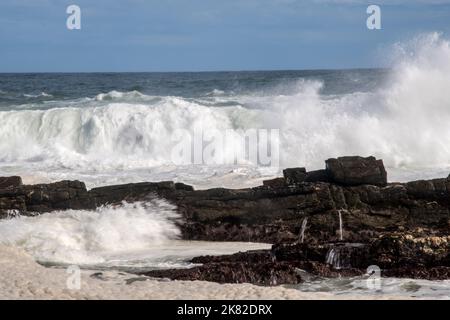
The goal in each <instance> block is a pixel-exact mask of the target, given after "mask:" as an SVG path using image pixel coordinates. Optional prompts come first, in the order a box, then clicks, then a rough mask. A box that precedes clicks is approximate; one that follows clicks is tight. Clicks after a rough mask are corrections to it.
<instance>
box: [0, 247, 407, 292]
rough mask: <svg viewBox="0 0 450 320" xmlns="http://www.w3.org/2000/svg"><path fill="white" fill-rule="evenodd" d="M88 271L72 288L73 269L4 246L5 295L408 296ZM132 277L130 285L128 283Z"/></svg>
mask: <svg viewBox="0 0 450 320" xmlns="http://www.w3.org/2000/svg"><path fill="white" fill-rule="evenodd" d="M95 273H96V272H95V271H82V273H81V288H80V289H79V290H78V289H72V290H71V289H68V287H67V281H68V277H70V274H68V273H66V270H65V269H55V268H46V267H43V266H41V265H39V264H38V263H36V262H35V261H34V260H33V259H32V258H31V257H30V256H28V255H27V254H26V253H25V252H23V251H22V250H20V249H16V248H13V247H9V246H0V292H1V295H0V298H1V299H159V300H162V299H164V300H166V299H199V300H202V299H230V300H231V299H262V300H265V299H303V300H309V299H350V298H352V299H354V298H356V299H361V298H363V299H370V300H372V299H381V298H382V299H402V297H401V296H383V297H376V296H364V297H356V296H355V297H349V296H337V295H333V294H329V293H304V292H300V291H298V290H295V289H286V288H283V287H279V286H278V287H260V286H255V285H250V284H236V285H235V284H225V285H220V284H217V283H212V282H204V281H193V282H191V281H165V280H160V281H158V280H146V281H129V280H130V279H139V278H138V277H137V276H135V275H131V274H126V273H118V272H103V276H102V277H92V275H93V274H95ZM127 280H128V282H131V283H130V284H127Z"/></svg>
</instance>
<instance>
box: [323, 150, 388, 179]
mask: <svg viewBox="0 0 450 320" xmlns="http://www.w3.org/2000/svg"><path fill="white" fill-rule="evenodd" d="M325 163H326V170H327V172H328V175H329V177H330V178H331V179H332V181H334V182H336V183H339V184H342V185H347V186H357V185H363V184H370V185H376V186H385V185H386V184H387V173H386V170H385V169H384V165H383V160H376V159H375V158H374V157H367V158H363V157H357V156H355V157H340V158H337V159H333V158H332V159H328V160H326V161H325Z"/></svg>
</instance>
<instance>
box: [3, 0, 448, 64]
mask: <svg viewBox="0 0 450 320" xmlns="http://www.w3.org/2000/svg"><path fill="white" fill-rule="evenodd" d="M71 4H76V5H78V6H80V7H81V10H82V29H81V30H73V31H69V30H67V28H66V19H67V17H68V15H67V14H66V8H67V6H68V5H71ZM368 4H378V5H380V6H381V10H382V30H375V31H374V30H368V29H367V28H366V19H367V16H368V15H367V14H366V8H367V6H368ZM430 31H439V32H442V33H443V34H444V37H448V36H449V34H450V0H429V1H427V0H392V1H387V0H384V1H383V0H379V1H377V2H375V1H363V0H341V1H339V0H311V1H306V0H159V1H157V0H95V1H93V0H71V1H65V0H2V1H1V2H0V43H1V47H0V72H46V71H48V72H74V71H78V72H89V71H209V70H272V69H327V68H355V67H376V66H383V65H384V60H385V58H386V57H385V55H386V54H387V52H388V51H389V50H388V48H389V46H390V45H392V44H393V43H395V42H398V41H405V40H407V39H410V38H412V37H413V36H414V35H416V34H418V33H424V32H430Z"/></svg>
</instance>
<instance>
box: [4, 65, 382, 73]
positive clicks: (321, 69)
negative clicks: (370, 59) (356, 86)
mask: <svg viewBox="0 0 450 320" xmlns="http://www.w3.org/2000/svg"><path fill="white" fill-rule="evenodd" d="M388 69H390V68H389V67H354V68H318V69H259V70H257V69H248V70H246V69H240V70H199V71H189V70H185V71H11V72H0V75H5V74H92V73H96V74H102V73H103V74H117V73H226V72H292V71H346V70H388Z"/></svg>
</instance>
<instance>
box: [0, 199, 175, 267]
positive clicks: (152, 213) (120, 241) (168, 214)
mask: <svg viewBox="0 0 450 320" xmlns="http://www.w3.org/2000/svg"><path fill="white" fill-rule="evenodd" d="M177 221H180V216H179V215H178V213H177V212H176V210H175V207H174V206H173V205H171V204H169V203H167V202H166V201H164V200H160V199H153V200H151V201H148V202H137V203H133V204H130V203H123V204H121V205H119V206H104V207H101V208H99V209H97V210H95V211H84V210H67V211H58V212H53V213H48V214H42V215H39V216H36V217H24V216H20V217H15V218H11V219H6V220H0V243H1V244H9V245H15V246H18V247H21V248H24V249H25V250H26V251H27V252H29V253H30V254H31V255H32V256H34V257H35V258H36V259H37V260H38V261H41V262H56V263H77V264H98V263H102V262H104V261H105V258H104V257H105V255H107V254H112V253H117V252H124V251H133V250H143V249H147V248H149V247H157V246H158V245H161V244H163V243H164V242H166V241H169V240H171V239H177V238H178V237H179V236H180V230H179V228H178V227H177Z"/></svg>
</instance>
